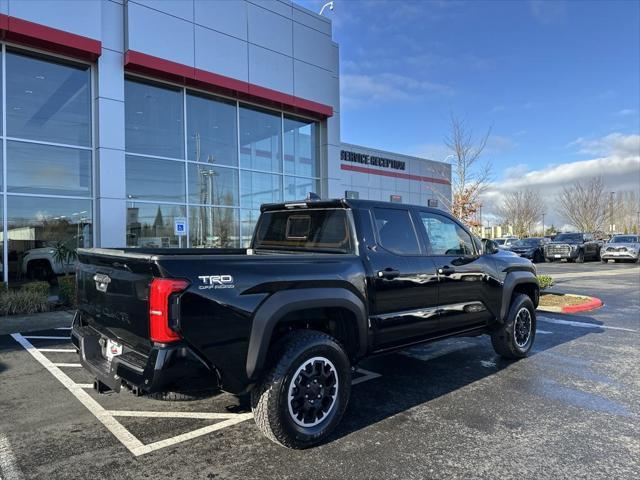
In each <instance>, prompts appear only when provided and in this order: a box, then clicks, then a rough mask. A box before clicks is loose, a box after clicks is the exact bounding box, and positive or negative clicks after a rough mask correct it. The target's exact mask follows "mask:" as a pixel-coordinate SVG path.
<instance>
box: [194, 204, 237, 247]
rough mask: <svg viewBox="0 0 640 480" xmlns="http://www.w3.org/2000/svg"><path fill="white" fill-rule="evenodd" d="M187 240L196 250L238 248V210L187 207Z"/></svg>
mask: <svg viewBox="0 0 640 480" xmlns="http://www.w3.org/2000/svg"><path fill="white" fill-rule="evenodd" d="M189 240H190V243H191V246H192V247H198V248H200V247H202V248H214V247H221V248H233V247H238V246H239V244H240V237H239V226H238V210H237V209H234V208H212V207H189Z"/></svg>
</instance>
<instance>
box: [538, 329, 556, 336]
mask: <svg viewBox="0 0 640 480" xmlns="http://www.w3.org/2000/svg"><path fill="white" fill-rule="evenodd" d="M536 333H541V334H543V335H549V334H550V333H553V332H550V331H549V330H540V329H539V328H537V329H536Z"/></svg>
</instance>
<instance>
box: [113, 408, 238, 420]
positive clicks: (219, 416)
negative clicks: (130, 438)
mask: <svg viewBox="0 0 640 480" xmlns="http://www.w3.org/2000/svg"><path fill="white" fill-rule="evenodd" d="M107 413H109V414H110V415H113V416H114V417H154V418H200V419H203V420H226V419H228V418H237V416H238V414H237V413H210V412H148V411H141V410H107Z"/></svg>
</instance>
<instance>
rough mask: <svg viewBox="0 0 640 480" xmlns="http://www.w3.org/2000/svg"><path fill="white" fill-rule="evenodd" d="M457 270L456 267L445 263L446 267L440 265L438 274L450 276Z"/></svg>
mask: <svg viewBox="0 0 640 480" xmlns="http://www.w3.org/2000/svg"><path fill="white" fill-rule="evenodd" d="M455 272H456V269H455V268H453V267H452V266H450V265H445V266H444V267H440V268H439V269H438V275H445V276H449V275H451V274H452V273H455Z"/></svg>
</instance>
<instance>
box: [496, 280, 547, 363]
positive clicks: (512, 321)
mask: <svg viewBox="0 0 640 480" xmlns="http://www.w3.org/2000/svg"><path fill="white" fill-rule="evenodd" d="M524 310H526V312H524ZM527 314H528V320H529V325H528V327H527V328H526V329H525V328H523V325H522V324H521V322H522V321H524V322H525V323H526V317H527ZM521 315H522V317H520V316H521ZM525 332H528V334H527V335H526V338H525V336H524V334H525ZM535 336H536V310H535V308H534V306H533V302H532V301H531V298H529V296H528V295H525V294H523V293H517V294H514V296H513V298H512V299H511V305H510V306H509V313H508V314H507V318H506V319H505V322H504V324H503V325H502V326H501V327H500V329H498V330H496V331H495V332H493V333H492V334H491V343H492V344H493V349H494V350H495V351H496V353H497V354H498V355H500V356H502V357H504V358H508V359H519V358H524V357H526V356H527V355H528V353H529V351H530V350H531V347H532V346H533V342H534V340H535Z"/></svg>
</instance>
